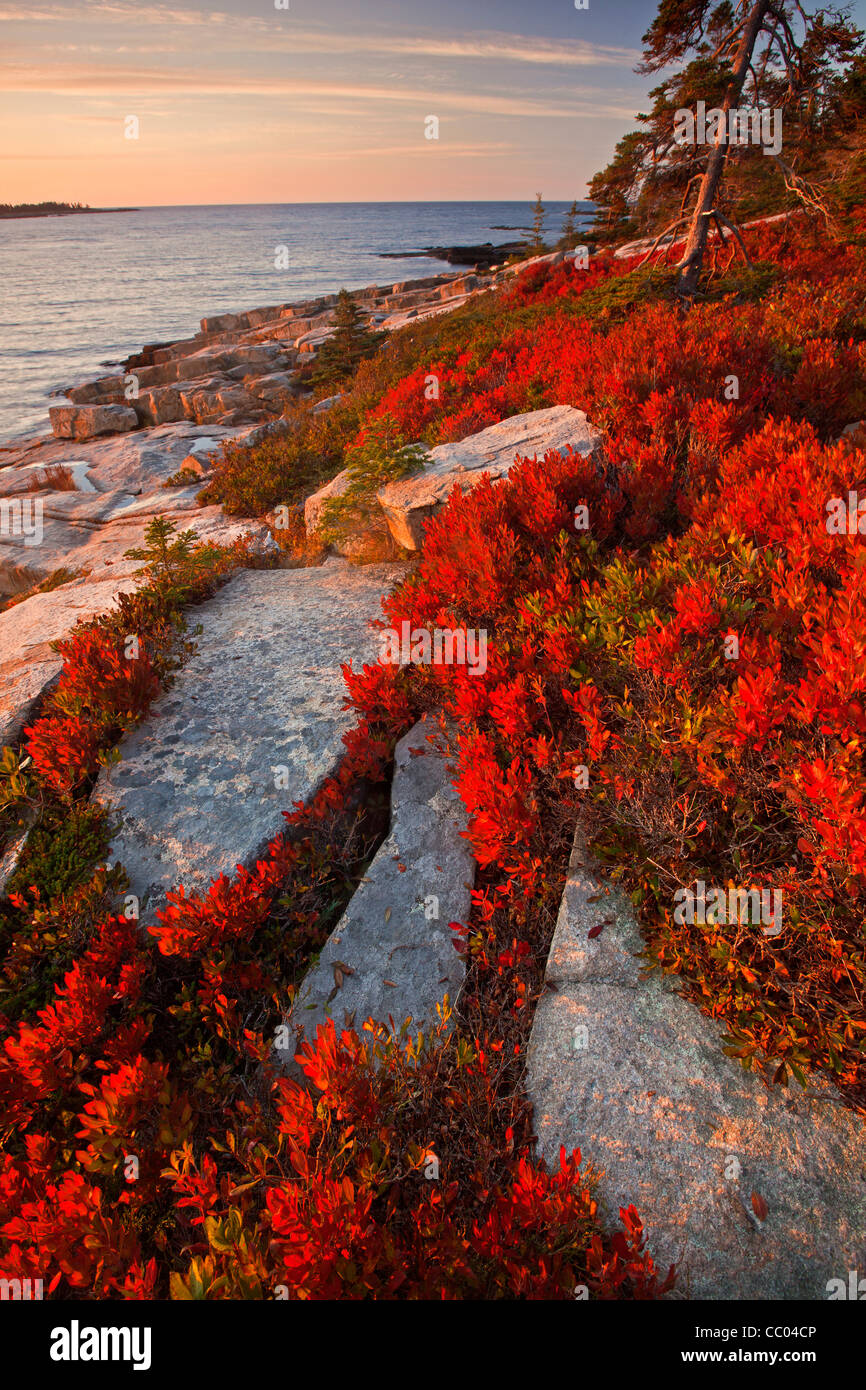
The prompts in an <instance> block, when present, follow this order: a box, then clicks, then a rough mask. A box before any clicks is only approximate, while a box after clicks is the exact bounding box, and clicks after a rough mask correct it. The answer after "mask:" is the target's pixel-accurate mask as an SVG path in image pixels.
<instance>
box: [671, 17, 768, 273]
mask: <svg viewBox="0 0 866 1390" xmlns="http://www.w3.org/2000/svg"><path fill="white" fill-rule="evenodd" d="M770 3H771V0H755V3H754V4H753V6H752V10H751V13H750V14H749V18H748V20H747V22H746V27H745V28H744V30H743V32H742V35H741V37H740V43H739V47H738V48H737V56H736V58H735V60H734V66H733V69H732V71H731V80H730V82H729V83H728V87H727V90H726V92H725V100H724V102H723V104H722V110H723V111H724V113H725V121H724V124H723V126H722V129H721V131H720V132H719V135H718V137H717V139H716V143H715V145H714V146H713V149H712V152H711V153H710V157H709V159H708V160H707V168H706V173H705V174H704V177H703V180H702V182H701V186H700V190H699V192H698V201H697V203H696V204H695V210H694V213H693V214H692V224H691V226H690V227H689V235H688V239H687V241H686V249H685V251H684V252H683V256H682V260H681V261H680V263H679V266H678V269H679V272H680V280H679V289H680V293H681V294H683V295H686V296H687V297H688V298H692V296H693V295H694V292H695V290H696V289H697V285H698V277H699V275H700V273H701V266H702V264H703V260H704V252H705V251H706V247H707V235H708V233H709V230H710V217H711V216H712V212H713V208H714V207H715V202H716V194H717V192H718V189H719V184H720V183H721V181H722V174H723V173H724V168H725V156H726V154H727V149H728V147H727V143H726V141H727V129H728V112H729V111H730V110H732V109H733V108H735V107H736V105H737V103H738V101H739V99H740V93H741V91H742V90H743V83H744V82H745V80H746V73H747V72H748V70H749V63H750V62H751V61H752V52H753V50H754V47H755V44H756V42H757V39H758V35H759V33H760V32H761V26H762V25H763V23H764V18H765V16H766V13H767V10H768V9H769V8H770Z"/></svg>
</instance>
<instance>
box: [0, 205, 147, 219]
mask: <svg viewBox="0 0 866 1390" xmlns="http://www.w3.org/2000/svg"><path fill="white" fill-rule="evenodd" d="M139 211H140V208H46V209H44V210H43V209H37V208H34V209H33V210H32V211H31V212H17V211H16V210H14V209H12V210H10V211H8V212H7V211H5V210H0V221H4V222H11V221H12V219H13V218H20V217H83V216H85V215H86V214H87V213H101V212H139Z"/></svg>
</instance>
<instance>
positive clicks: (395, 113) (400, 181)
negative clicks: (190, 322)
mask: <svg viewBox="0 0 866 1390" xmlns="http://www.w3.org/2000/svg"><path fill="white" fill-rule="evenodd" d="M288 3H289V6H290V8H288V9H277V8H276V7H275V0H214V3H212V4H205V3H204V0H175V2H174V3H153V4H152V3H147V4H145V3H134V0H73V3H56V0H20V3H11V2H10V0H0V75H2V81H0V91H2V96H0V202H24V201H39V200H42V199H48V198H56V199H60V200H80V201H82V202H87V203H90V204H92V205H93V206H112V205H136V206H144V205H154V204H166V203H175V204H177V203H180V204H185V203H259V202H267V203H289V202H330V201H333V202H342V201H355V200H360V201H366V200H370V201H377V200H404V199H406V200H414V199H418V200H421V199H431V200H439V199H512V198H513V199H520V200H522V201H525V200H527V199H531V198H532V197H533V196H534V194H535V192H536V191H537V190H538V189H541V190H542V191H543V193H544V195H545V197H546V198H548V199H571V198H574V197H577V198H583V197H585V196H586V181H587V179H588V178H589V177H590V176H591V175H592V174H593V173H594V172H595V171H596V170H597V169H599V168H601V167H602V166H603V165H604V164H605V163H606V162H607V160H608V159H609V157H610V155H611V153H612V151H613V147H614V145H615V143H616V141H617V140H618V139H619V138H620V136H621V135H622V134H624V132H625V131H626V130H628V129H631V128H632V127H633V123H634V115H635V112H636V111H638V110H640V109H645V108H646V106H647V104H648V103H647V91H648V89H649V87H650V86H652V85H653V81H652V80H651V79H647V78H640V77H637V76H636V75H635V74H634V72H633V71H632V69H633V68H634V65H635V63H636V62H637V61H638V58H639V53H640V46H641V44H640V41H641V36H642V34H643V33H644V31H645V30H646V28H647V26H648V25H649V23H650V22H651V20H652V18H653V15H654V14H655V10H656V5H655V3H653V0H589V8H588V9H586V10H577V9H576V8H575V5H574V0H288ZM132 115H134V116H136V117H137V118H138V122H139V136H138V139H128V138H126V137H125V129H127V117H129V116H132ZM431 115H435V116H437V117H438V119H439V139H438V140H429V139H426V138H425V133H424V132H425V119H426V118H427V117H428V116H431Z"/></svg>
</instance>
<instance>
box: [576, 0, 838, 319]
mask: <svg viewBox="0 0 866 1390" xmlns="http://www.w3.org/2000/svg"><path fill="white" fill-rule="evenodd" d="M862 41H863V35H862V33H861V32H860V30H858V29H857V28H856V27H855V26H854V25H853V24H852V23H851V22H850V21H849V19H848V17H847V15H846V14H845V13H844V12H843V11H840V10H829V9H816V10H814V11H813V12H811V13H810V12H808V11H807V9H806V6H805V5H804V4H801V3H799V0H738V3H729V0H722V3H718V0H661V4H660V6H659V10H658V14H657V15H656V18H655V20H654V21H653V23H652V24H651V26H650V28H649V30H648V31H647V33H646V34H645V35H644V57H643V61H642V63H641V64H640V66H639V67H638V69H637V70H638V72H641V73H650V72H658V71H661V70H662V69H664V70H665V71H667V72H668V73H669V75H668V76H667V77H666V78H665V80H664V82H663V83H662V84H661V86H659V87H656V88H655V89H654V90H653V91H652V92H651V93H650V96H651V97H652V98H653V101H654V105H653V108H652V110H651V111H650V112H649V114H641V115H639V116H638V121H639V122H640V123H641V124H642V126H643V127H644V129H643V130H641V131H637V132H632V133H631V134H629V135H628V136H626V137H625V139H624V140H621V141H620V143H619V145H618V146H617V149H616V153H615V156H614V159H613V161H612V162H611V164H609V165H608V167H607V169H605V170H603V171H602V172H601V173H599V174H596V176H595V178H594V179H593V180H592V182H591V184H590V196H591V197H592V198H593V199H594V200H595V201H597V202H599V203H600V204H601V205H602V211H601V214H600V216H599V219H598V226H597V227H596V228H595V229H594V234H597V235H599V237H601V238H604V237H607V239H612V238H613V237H619V236H622V235H626V236H628V235H630V234H633V233H638V234H640V233H641V232H647V231H649V232H653V233H659V234H661V233H663V232H665V231H667V232H669V233H671V234H673V233H674V232H675V231H676V230H677V229H678V228H680V229H681V228H682V227H683V226H688V232H687V239H686V246H685V250H684V252H683V255H682V257H681V259H680V261H679V265H678V268H679V270H680V290H681V292H682V293H683V294H685V295H686V296H688V297H691V296H692V295H693V294H694V292H695V289H696V287H697V282H698V277H699V275H700V272H701V266H702V263H703V257H704V252H705V248H706V243H707V237H708V233H709V229H710V223H711V222H713V223H715V225H716V226H717V227H718V228H719V230H720V231H721V232H722V234H724V229H725V228H727V229H730V230H732V231H734V232H735V234H737V233H736V229H735V228H733V227H732V225H731V222H730V220H729V218H728V217H727V216H726V215H725V211H724V210H723V208H724V207H726V206H727V207H728V209H729V210H730V203H731V200H732V199H733V200H734V201H736V202H738V203H739V204H740V205H741V206H742V208H743V211H744V212H749V213H753V214H756V213H757V212H759V211H760V210H763V209H764V208H766V207H767V206H768V205H772V202H773V199H775V202H776V205H777V207H778V204H780V203H781V204H783V205H785V206H788V205H790V203H791V201H792V199H793V200H799V202H801V203H802V204H805V205H806V206H807V207H811V208H813V209H817V210H819V211H822V212H825V213H826V205H825V203H824V200H823V198H822V196H821V194H820V192H819V191H817V190H816V188H815V186H814V185H813V184H812V183H811V181H810V179H809V178H808V177H804V173H808V171H809V168H810V167H811V166H812V165H814V163H815V159H816V154H817V153H818V152H819V151H820V152H822V153H826V151H827V149H828V148H829V146H830V143H831V142H832V141H833V139H834V135H833V131H832V129H831V126H832V121H831V119H830V118H831V117H832V113H833V110H834V104H835V103H836V102H837V101H838V99H839V87H840V79H841V78H842V77H843V76H844V72H845V69H846V66H847V65H849V64H851V63H852V62H853V61H856V58H857V50H858V48H859V46H860V45H861V44H862ZM671 69H673V72H672V73H671V72H670V70H671ZM698 101H703V102H704V105H705V109H706V110H707V111H710V110H711V109H718V110H720V111H721V112H722V113H723V118H724V120H723V126H722V130H721V138H719V134H718V133H716V134H714V135H713V136H712V138H711V142H710V143H694V142H689V141H684V142H680V141H678V139H677V138H676V135H675V131H676V124H677V123H676V121H675V113H677V112H681V111H683V110H687V111H691V112H693V113H694V112H695V110H696V107H697V103H698ZM732 110H747V111H751V112H758V111H766V112H768V113H769V112H776V113H777V114H778V113H782V114H783V116H784V157H783V156H782V152H781V151H774V153H773V157H772V158H768V157H767V156H766V155H765V154H764V151H763V149H762V148H761V147H760V146H756V145H755V144H732V143H729V140H728V139H726V138H725V132H728V131H729V130H730V123H729V121H728V113H729V112H730V111H732ZM732 174H733V175H734V177H733V179H732V178H731V175H732ZM723 177H724V178H725V179H726V180H727V181H728V183H729V193H728V195H727V201H726V202H725V203H723V195H722V181H723ZM731 183H732V184H733V187H730V185H731ZM756 204H757V206H756Z"/></svg>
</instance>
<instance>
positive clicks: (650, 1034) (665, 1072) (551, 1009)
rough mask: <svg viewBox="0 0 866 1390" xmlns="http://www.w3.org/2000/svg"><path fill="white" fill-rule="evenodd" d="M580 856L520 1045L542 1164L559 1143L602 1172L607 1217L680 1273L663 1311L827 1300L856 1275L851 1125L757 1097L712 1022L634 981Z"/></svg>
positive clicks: (835, 1111) (767, 1093) (818, 1096)
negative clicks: (738, 1302) (543, 987)
mask: <svg viewBox="0 0 866 1390" xmlns="http://www.w3.org/2000/svg"><path fill="white" fill-rule="evenodd" d="M584 858H585V857H584V854H583V851H582V848H581V845H580V842H579V840H578V841H576V843H575V849H574V853H573V855H572V860H571V865H570V869H569V879H568V884H567V887H566V891H565V894H564V896H563V900H562V905H561V907H560V912H559V918H558V921H557V926H556V932H555V935H554V940H553V945H552V948H551V953H550V958H549V960H548V964H547V972H546V978H547V980H548V982H549V983H550V984H551V985H552V986H553V987H554V988H555V992H546V993H545V995H544V996H543V997H542V999H541V1001H540V1003H539V1005H538V1010H537V1012H536V1016H535V1021H534V1024H533V1029H532V1037H531V1041H530V1049H529V1059H528V1075H527V1085H528V1091H529V1096H530V1099H531V1100H532V1103H533V1106H534V1108H535V1131H536V1134H537V1135H538V1140H539V1148H540V1151H541V1153H542V1155H543V1157H544V1159H545V1161H546V1162H547V1164H548V1165H549V1166H554V1165H555V1164H556V1163H557V1162H558V1155H559V1147H560V1145H561V1144H564V1145H565V1148H566V1150H567V1151H569V1152H570V1151H571V1150H572V1149H574V1148H580V1149H582V1150H583V1152H584V1153H585V1154H586V1155H587V1156H588V1157H591V1159H592V1162H593V1164H594V1165H595V1166H596V1167H597V1168H603V1169H604V1170H605V1172H604V1176H603V1177H602V1178H601V1180H600V1183H599V1188H598V1193H599V1198H600V1201H601V1203H602V1205H603V1207H604V1208H605V1209H606V1213H607V1216H608V1218H610V1219H614V1218H615V1217H616V1214H617V1210H618V1208H619V1207H620V1206H626V1205H628V1204H629V1203H631V1202H633V1203H634V1204H635V1206H636V1207H637V1209H638V1211H639V1213H640V1215H641V1217H642V1218H643V1220H644V1223H645V1229H646V1233H647V1237H648V1241H649V1247H650V1250H651V1252H652V1254H653V1257H654V1258H655V1260H656V1261H657V1263H658V1264H659V1265H661V1266H662V1267H663V1268H664V1269H666V1268H667V1266H668V1264H670V1263H672V1262H674V1261H680V1262H681V1272H680V1279H679V1288H678V1294H679V1296H680V1297H682V1296H687V1297H691V1298H698V1299H700V1298H706V1299H747V1298H759V1299H820V1300H824V1299H826V1298H827V1296H828V1294H827V1283H828V1281H829V1280H831V1279H836V1278H838V1279H843V1280H845V1281H846V1282H847V1279H848V1271H849V1270H852V1269H857V1268H860V1269H861V1270H862V1268H863V1249H864V1233H866V1135H864V1128H863V1120H862V1118H861V1117H860V1116H858V1115H856V1114H854V1113H853V1112H852V1111H850V1110H848V1109H846V1108H845V1107H844V1106H843V1104H842V1101H841V1099H840V1097H839V1094H838V1092H837V1091H836V1090H835V1088H834V1087H833V1086H832V1085H830V1083H829V1082H827V1081H824V1080H822V1079H818V1080H815V1081H814V1082H813V1083H812V1084H810V1086H809V1088H808V1090H806V1091H803V1090H802V1088H801V1087H800V1086H799V1085H797V1084H796V1083H794V1082H792V1083H791V1085H790V1086H789V1087H787V1088H785V1087H780V1086H776V1087H773V1088H772V1089H771V1090H767V1089H766V1087H765V1086H764V1084H763V1083H762V1082H761V1080H760V1079H759V1078H758V1077H757V1076H755V1075H753V1074H752V1073H749V1072H745V1071H743V1069H742V1067H741V1066H740V1065H739V1063H738V1062H737V1061H735V1060H734V1059H732V1058H730V1057H726V1056H725V1055H724V1053H723V1052H722V1035H723V1033H724V1028H723V1027H722V1025H721V1024H719V1023H717V1022H715V1021H714V1020H712V1019H709V1018H707V1017H705V1016H704V1015H703V1014H701V1013H700V1012H699V1011H698V1009H697V1008H696V1007H695V1006H694V1005H693V1004H691V1003H689V1002H688V1001H686V1000H684V999H682V998H681V997H680V996H679V995H678V994H676V993H675V988H676V985H675V981H674V980H673V979H672V977H670V976H661V975H659V974H657V973H654V974H653V975H651V976H649V977H642V976H641V973H640V972H641V966H640V962H639V961H638V960H636V959H635V954H636V953H637V952H639V951H640V950H641V949H642V940H641V936H640V932H639V930H638V926H637V923H636V922H635V919H634V916H633V914H632V911H631V906H630V904H629V903H628V902H627V901H626V900H624V899H622V898H621V897H620V896H619V895H618V894H616V893H613V892H610V890H609V889H606V888H605V885H604V883H603V880H601V879H600V878H599V877H598V876H597V875H596V874H595V873H594V872H593V870H592V869H591V868H590V867H589V866H588V865H587V864H586V863H585V862H584ZM599 893H601V894H602V895H604V894H605V893H609V896H602V897H601V899H600V900H599V901H597V902H591V901H590V899H591V898H592V897H594V896H595V895H596V894H599ZM607 918H613V919H614V920H613V923H612V924H609V925H606V926H605V927H604V929H603V931H602V933H601V935H600V936H598V937H597V938H595V939H594V940H589V939H588V932H589V930H590V928H591V927H593V926H594V925H597V924H598V923H599V922H601V921H602V920H604V919H607ZM584 1029H585V1030H586V1031H585V1032H583V1031H582V1030H584ZM752 1193H756V1194H757V1195H758V1197H759V1198H762V1199H763V1201H764V1202H765V1203H766V1207H767V1215H766V1219H765V1220H764V1221H760V1220H758V1219H757V1218H756V1217H755V1215H754V1211H753V1207H752V1200H751V1199H752Z"/></svg>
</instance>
